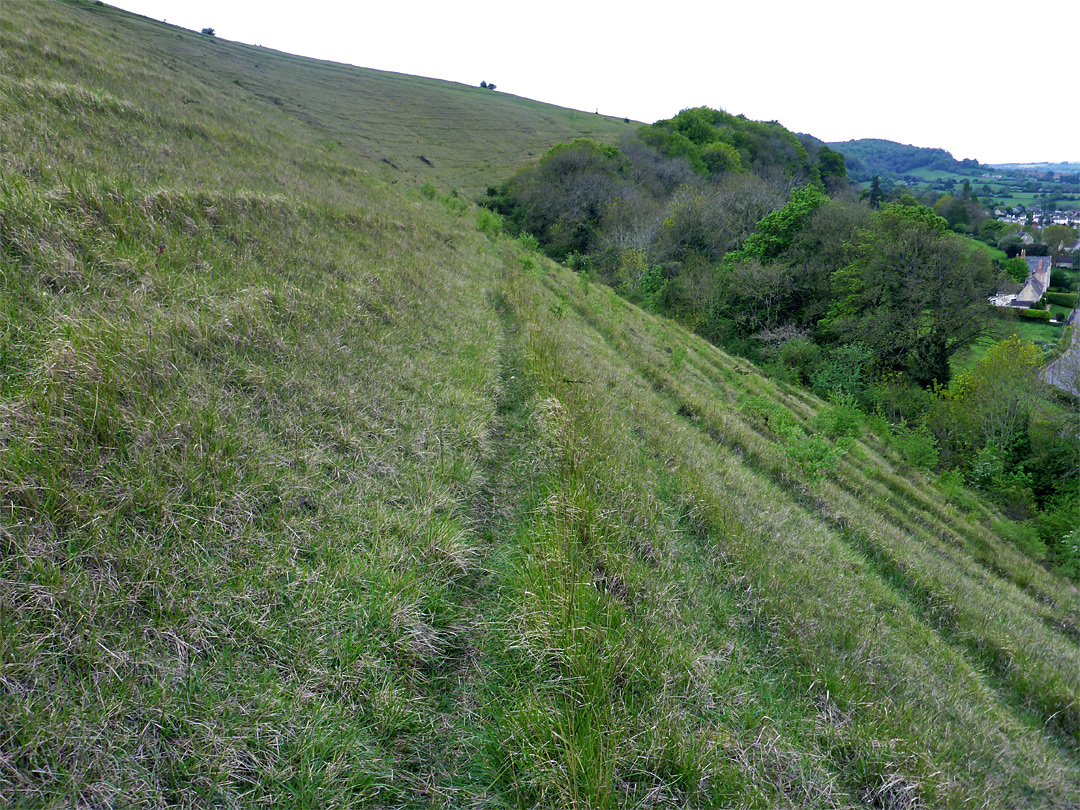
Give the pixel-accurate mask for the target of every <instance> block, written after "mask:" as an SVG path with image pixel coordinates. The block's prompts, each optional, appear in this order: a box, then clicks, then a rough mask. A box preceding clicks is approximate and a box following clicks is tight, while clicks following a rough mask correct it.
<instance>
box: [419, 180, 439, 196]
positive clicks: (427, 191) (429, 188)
mask: <svg viewBox="0 0 1080 810" xmlns="http://www.w3.org/2000/svg"><path fill="white" fill-rule="evenodd" d="M420 193H421V194H423V195H424V197H425V198H427V199H429V200H434V199H435V186H433V185H431V183H424V185H422V186H420Z"/></svg>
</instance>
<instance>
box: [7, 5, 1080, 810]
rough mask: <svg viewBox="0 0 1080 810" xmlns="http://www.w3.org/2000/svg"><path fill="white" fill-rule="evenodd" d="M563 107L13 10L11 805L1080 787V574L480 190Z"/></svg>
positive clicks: (978, 796)
mask: <svg viewBox="0 0 1080 810" xmlns="http://www.w3.org/2000/svg"><path fill="white" fill-rule="evenodd" d="M252 54H257V55H258V57H259V58H260V60H262V59H277V60H280V61H278V62H272V63H270V64H273V65H274V66H275V69H274V70H269V69H267V68H265V66H263V67H260V68H259V69H258V70H259V71H260V73H259V74H258V81H259V82H261V83H262V84H261V85H260V90H259V93H254V92H250V91H249V86H248V82H249V81H250V82H251V83H254V82H255V81H256V78H255V74H253V73H251V72H250V71H254V70H255V68H253V67H248V68H245V67H243V65H244V60H246V59H249V58H254V57H253V56H252ZM259 64H260V65H264V63H263V62H262V61H259ZM238 65H239V66H238ZM237 70H247V71H249V72H248V73H244V74H243V75H240V74H236V73H235V71H237ZM335 71H344V73H343V74H342V75H347V77H348V82H345V84H350V83H360V84H361V85H363V82H370V84H368V85H363V86H365V87H369V88H371V93H372V97H373V99H375V100H373V101H372V102H371V103H372V104H373V105H376V106H375V107H373V108H372V109H375V110H377V114H376V113H374V112H373V113H370V114H368V115H366V116H365V117H359V116H357V113H356V110H357V109H358V107H350V106H349V105H350V104H353V103H354V102H353V101H350V100H349V99H348V98H344V97H342V83H341V82H339V81H338V80H337V79H336V78H335V75H336V74H335ZM278 76H280V85H279V84H277V83H276V82H277V81H278V80H277V78H276V77H278ZM235 78H240V79H241V82H242V84H243V85H244V86H241V85H240V84H237V83H236V82H235V81H234V79H235ZM350 86H351V85H350ZM301 89H302V90H303V93H306V95H303V94H302V93H301ZM296 94H300V95H296ZM264 95H265V96H273V97H276V98H279V99H281V100H282V102H283V103H282V104H280V105H279V104H276V103H274V102H272V101H268V100H267V99H265V98H263V97H262V96H264ZM346 95H347V94H346ZM298 99H302V101H301V102H300V103H303V105H304V108H303V110H300V109H299V108H298V107H291V106H289V104H292V103H296V102H297V100H298ZM380 99H381V100H380ZM414 99H415V100H417V101H418V103H416V104H412V103H407V102H411V101H412V100H414ZM185 100H191V101H192V102H193V101H198V103H197V104H196V103H185ZM286 100H290V101H289V102H288V103H285V102H286ZM421 101H422V103H420V102H421ZM474 101H475V102H476V103H475V104H474V103H473V102H474ZM355 103H357V104H358V103H359V102H355ZM379 104H382V105H384V106H381V107H380V106H378V105H379ZM529 104H530V105H534V106H533V107H532V108H533V110H534V112H535V116H536V118H535V119H533V120H534V121H540V120H542V119H545V117H550V119H551V121H553V122H558V121H559V120H565V119H560V116H563V115H564V113H563V112H560V111H559V110H558V108H548V107H545V106H544V105H540V104H538V103H532V102H530V103H529ZM425 105H426V106H425ZM455 105H459V107H460V110H459V112H457V113H453V115H452V116H451V117H452V118H453V119H454V121H455V122H457V123H456V124H455V126H457V125H460V124H461V123H462V122H463V121H466V120H473V121H474V122H475V124H476V127H477V131H478V132H490V133H492V134H491V136H490V137H491V138H495V139H497V141H498V143H499V144H502V146H500V147H499V148H494V147H491V148H489V147H488V146H485V147H484V148H483V149H479V150H478V149H477V148H476V143H475V142H471V141H470V139H469V138H462V137H461V136H460V134H448V133H459V132H460V130H458V129H455V128H454V127H452V126H450V124H449V122H448V121H446V120H441V119H440V117H439V116H438V115H432V116H431V118H432V120H431V121H430V122H428V121H422V120H420V119H418V118H415V117H414V118H411V119H406V118H405V117H404V116H405V113H400V115H401V116H402V117H401V118H397V119H394V118H393V117H392V115H391V113H392V110H390V109H389V108H390V107H393V108H395V109H397V110H406V109H416V110H422V109H428V110H430V109H440V110H454V109H455ZM501 105H510V106H501ZM512 105H524V106H520V107H513V106H512ZM525 106H528V105H525V103H524V102H521V101H520V100H513V99H508V98H505V97H500V96H499V95H497V94H491V93H487V94H486V95H485V94H484V93H483V92H481V91H479V90H477V91H475V93H474V92H473V91H472V89H471V88H460V87H459V86H453V85H445V84H440V83H438V82H434V81H432V80H411V79H409V78H408V77H390V78H386V77H381V78H380V77H378V76H373V75H368V73H367V72H362V71H360V72H353V71H352V69H345V68H340V67H333V66H327V65H325V64H322V63H317V62H311V61H309V60H302V59H298V58H292V57H284V56H274V55H272V54H268V55H264V53H263V52H262V51H258V50H256V49H251V48H241V47H240V46H233V45H230V44H228V43H225V42H214V41H210V40H208V39H207V38H202V37H199V36H198V35H194V34H187V33H184V32H177V31H176V29H172V28H169V27H167V26H163V25H161V24H158V23H154V22H152V21H148V20H144V19H141V18H136V17H132V16H130V15H124V14H121V13H119V12H116V11H113V10H110V9H108V8H105V7H100V6H96V5H91V4H81V3H53V2H50V3H46V2H14V1H13V0H7V2H4V3H3V5H2V6H0V139H2V141H3V143H4V149H3V150H2V151H0V754H2V756H0V799H2V802H3V803H4V804H5V805H12V806H31V807H39V806H42V807H49V806H69V805H70V806H88V807H97V806H102V807H104V806H124V807H160V806H229V807H256V806H275V807H278V806H280V807H296V808H301V807H312V806H320V807H321V806H326V807H329V806H335V807H465V806H468V807H492V808H494V807H518V806H520V807H552V808H556V807H557V808H565V807H582V808H585V807H590V808H591V807H620V808H621V807H655V806H680V807H758V808H771V807H778V806H814V807H819V806H820V807H863V806H874V807H879V808H902V807H915V806H926V807H956V808H961V807H962V808H969V807H1001V806H1012V807H1033V808H1034V807H1053V806H1058V807H1065V806H1068V805H1069V804H1070V803H1071V802H1074V800H1075V795H1076V793H1077V790H1078V789H1080V762H1078V756H1077V750H1078V746H1080V708H1078V707H1080V702H1078V700H1080V684H1078V676H1077V673H1078V671H1080V655H1078V653H1077V641H1078V639H1080V625H1078V622H1077V616H1078V615H1080V592H1078V590H1077V588H1076V587H1075V586H1074V585H1072V584H1070V583H1069V582H1068V581H1066V580H1064V579H1062V578H1061V577H1058V576H1056V575H1054V574H1053V573H1051V572H1048V571H1047V570H1046V569H1045V568H1043V567H1042V566H1040V565H1039V564H1038V562H1037V561H1036V560H1035V559H1033V558H1032V557H1031V556H1029V555H1028V553H1026V551H1025V549H1024V548H1022V547H1021V546H1018V545H1017V541H1016V538H1017V537H1019V536H1021V535H1022V532H1020V533H1018V531H1017V530H1016V529H1015V527H1013V526H1011V525H1010V524H1009V523H1008V522H1006V521H1004V520H1003V518H1002V516H1001V515H1000V514H999V513H998V512H997V511H996V510H994V509H993V508H991V507H989V506H987V505H986V504H984V503H982V502H980V501H979V499H978V497H977V495H976V494H974V493H969V492H966V491H964V490H963V489H962V487H960V486H959V485H958V484H956V483H955V482H949V483H948V484H947V485H942V484H940V483H939V482H938V481H937V480H936V479H935V478H934V477H933V476H929V477H928V476H925V475H924V474H922V473H921V472H919V471H918V470H916V469H914V468H912V467H911V466H910V465H909V464H908V463H907V462H905V461H904V460H903V459H902V458H900V457H899V456H898V455H897V454H896V453H895V452H894V451H893V450H891V449H890V448H889V447H888V446H887V444H886V443H884V442H883V441H882V440H880V439H879V438H878V437H877V436H876V435H875V434H873V433H872V432H870V431H868V430H864V429H863V428H862V426H860V425H858V424H849V422H850V420H847V421H845V419H844V418H843V414H841V413H839V412H838V411H837V410H836V409H835V408H833V407H831V406H828V405H827V404H826V403H823V402H822V401H820V400H818V399H817V398H815V397H813V396H811V395H810V394H808V393H806V392H805V391H802V390H799V389H791V388H787V387H784V386H778V385H777V384H775V383H773V382H771V381H769V380H768V379H766V378H765V377H763V376H762V375H760V374H759V373H758V372H757V370H756V369H755V368H754V367H753V366H752V365H750V364H749V363H748V362H746V361H744V360H739V359H737V358H733V357H731V356H728V355H726V354H724V353H723V352H721V351H719V350H718V349H716V348H715V347H712V346H710V345H708V344H706V343H704V342H703V341H701V340H699V339H697V338H696V337H694V336H693V335H691V334H690V333H688V332H687V331H686V330H684V329H682V328H680V327H678V326H676V325H674V324H672V323H669V322H666V321H662V320H659V319H657V318H655V317H654V316H652V315H649V314H647V313H645V312H642V311H641V310H639V309H637V308H636V307H633V306H632V305H630V304H628V303H626V302H625V301H623V300H622V299H620V298H619V297H618V296H617V295H615V294H614V293H613V292H612V291H611V290H609V289H607V288H606V287H604V286H602V285H600V284H596V283H589V284H585V283H582V280H581V279H580V277H578V276H577V275H575V274H573V273H571V272H570V271H568V270H566V269H564V268H560V267H557V266H555V265H553V264H551V263H550V262H548V261H547V260H546V259H544V258H543V257H541V256H540V255H539V254H537V253H536V252H535V251H533V250H530V249H529V247H528V246H527V245H526V244H524V243H523V242H520V241H512V240H508V239H506V238H504V237H503V236H501V235H500V234H499V228H498V222H497V221H496V220H492V219H491V218H490V217H486V216H484V215H483V214H482V213H481V214H478V212H477V211H475V210H474V208H473V207H472V206H471V204H470V203H469V202H467V199H466V198H465V197H464V195H459V196H454V195H453V194H452V193H451V191H452V189H453V188H454V187H457V188H460V189H462V190H463V191H464V190H467V189H469V188H480V187H482V186H483V185H484V184H485V183H486V177H487V174H486V173H487V172H488V171H491V172H492V173H493V175H494V176H497V177H504V176H506V173H508V172H510V171H511V170H512V169H513V168H514V166H516V165H519V163H520V162H521V161H523V160H526V159H527V158H526V157H525V152H526V151H527V149H528V148H533V147H526V146H524V144H526V143H534V144H535V149H536V150H537V152H536V153H537V154H539V152H540V151H542V150H543V149H544V148H546V144H548V143H549V142H551V141H553V140H557V139H560V138H562V137H563V134H562V132H563V130H562V129H561V127H562V124H558V123H550V125H545V126H548V128H547V129H543V128H542V127H540V125H539V124H535V126H534V125H527V126H526V125H524V124H523V125H522V126H523V127H524V129H519V130H515V129H514V127H509V128H505V127H504V129H508V130H510V131H509V132H502V131H500V127H501V126H502V124H504V123H505V114H506V113H507V112H508V111H509V110H510V109H512V108H513V109H519V110H523V109H525ZM301 112H302V113H303V115H301V114H300V113H301ZM522 114H523V115H524V113H522ZM410 115H413V116H415V115H416V113H411V114H410ZM448 115H449V113H448ZM350 116H357V117H356V118H355V120H353V119H352V118H350ZM470 116H471V118H470ZM594 118H595V117H593V116H579V119H585V122H586V123H588V124H589V125H590V126H592V123H591V122H592V121H593V119H594ZM620 124H621V122H620ZM350 126H352V127H354V129H355V132H356V133H357V134H355V136H350V137H352V138H354V140H350V139H348V138H345V137H344V135H345V133H346V131H347V130H349V128H350ZM424 127H427V129H423V128H424ZM529 127H532V128H531V129H530V128H529ZM409 128H417V131H421V130H422V131H424V132H425V133H426V134H425V135H424V136H423V137H424V138H426V139H427V140H425V141H424V143H423V145H422V147H415V148H414V145H406V147H403V146H402V143H403V142H402V140H401V139H402V135H403V132H404V131H405V130H406V129H409ZM334 133H338V134H340V135H342V137H341V138H340V139H339V140H340V141H341V143H342V145H341V146H340V147H338V148H328V147H327V146H325V143H326V141H327V140H328V139H330V140H335V136H334V135H333V134H334ZM515 133H516V134H515ZM582 134H584V133H582ZM418 137H419V136H418ZM478 137H479V139H480V140H481V141H482V139H483V137H486V136H483V137H480V136H478ZM419 148H423V150H424V151H423V152H422V153H421V154H424V155H426V156H427V157H428V158H429V159H431V162H432V163H435V169H437V170H439V171H438V172H427V169H430V168H432V167H426V169H417V170H416V173H415V175H414V174H412V173H410V172H406V171H404V170H394V169H391V168H386V169H383V168H381V167H380V165H383V166H384V165H386V164H382V156H386V155H394V156H398V155H400V154H412V153H413V152H416V151H419ZM406 149H407V151H406ZM436 150H440V151H438V152H437V151H436ZM481 153H483V155H484V157H483V158H481V157H480V155H481ZM436 155H441V156H442V157H440V159H439V160H436V159H435V157H434V156H436ZM485 161H486V162H485ZM395 162H397V161H395ZM421 165H423V164H421ZM443 166H445V167H452V168H445V169H443V168H442V167H443ZM442 171H445V172H446V174H441V173H439V172H442ZM425 172H426V173H425ZM470 178H471V179H470ZM395 180H397V181H398V182H397V183H396V184H395V183H394V181H395ZM424 183H428V184H429V185H428V186H427V187H426V188H425V187H424ZM1023 325H1024V326H1025V327H1027V326H1036V325H1034V324H1030V325H1029V324H1023Z"/></svg>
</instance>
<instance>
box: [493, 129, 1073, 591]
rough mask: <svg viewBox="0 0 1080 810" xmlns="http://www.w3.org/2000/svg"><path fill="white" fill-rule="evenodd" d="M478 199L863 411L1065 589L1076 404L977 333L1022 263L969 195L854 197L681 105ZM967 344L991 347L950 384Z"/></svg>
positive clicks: (793, 144)
mask: <svg viewBox="0 0 1080 810" xmlns="http://www.w3.org/2000/svg"><path fill="white" fill-rule="evenodd" d="M482 202H483V204H484V205H485V206H486V207H487V208H489V209H490V210H491V211H493V212H495V213H496V214H498V215H500V216H501V218H502V222H501V227H504V228H505V229H506V230H508V231H510V232H511V233H514V234H518V235H522V236H523V237H524V238H525V239H526V240H527V241H533V240H535V242H536V243H537V244H538V245H539V247H541V248H542V249H543V250H544V251H545V252H546V253H547V254H548V255H550V256H551V257H553V258H555V259H557V260H559V261H562V262H564V263H566V264H568V265H569V266H571V267H573V268H575V269H576V270H577V271H578V272H579V274H580V275H581V277H582V279H583V281H584V282H587V281H588V279H590V278H597V279H599V280H601V281H603V282H605V283H607V284H610V285H611V286H613V287H614V288H616V289H617V290H619V291H620V292H621V293H622V294H623V295H625V296H626V297H627V298H629V299H631V300H633V301H635V302H636V303H638V304H640V305H642V306H644V307H645V308H646V309H650V310H652V311H655V312H658V313H662V314H665V315H667V316H669V317H672V318H675V319H677V320H678V321H680V322H682V323H683V324H684V325H686V326H688V327H690V328H692V329H693V330H694V331H696V332H698V333H699V334H701V335H702V336H704V337H706V338H708V339H709V340H710V341H712V342H713V343H716V344H717V345H720V346H722V347H724V348H725V349H727V350H728V351H733V352H735V353H738V354H741V355H743V356H745V357H748V358H750V359H752V360H754V361H755V362H757V363H759V364H760V365H762V366H763V367H765V368H766V369H768V370H769V372H770V373H771V374H772V375H773V376H774V377H775V378H777V379H780V380H784V381H787V382H789V383H792V384H800V385H804V386H808V387H810V388H812V389H814V390H815V391H816V392H817V393H819V394H821V395H824V396H827V397H829V398H830V399H831V400H832V401H833V402H834V403H835V404H836V405H838V406H839V407H840V408H849V409H851V410H852V412H855V410H861V411H863V412H864V413H866V414H868V415H870V417H871V419H872V420H876V423H875V424H876V425H877V429H879V430H881V431H883V432H885V433H887V434H888V435H889V436H890V437H891V440H892V441H893V442H894V443H895V444H896V445H897V446H898V447H902V448H904V450H905V451H906V452H907V454H908V456H909V457H910V458H911V459H912V460H913V462H914V463H916V464H918V465H920V466H923V467H925V468H928V469H931V468H933V469H937V470H938V471H939V472H940V473H941V474H943V475H945V476H946V480H952V481H955V482H956V483H957V484H959V483H960V482H966V483H968V484H970V485H974V486H975V487H977V488H979V489H981V490H983V491H985V492H986V493H987V494H988V495H989V496H990V497H991V498H992V499H994V500H996V501H997V502H998V503H999V504H1000V505H1001V506H1003V507H1004V508H1005V510H1006V513H1007V514H1008V515H1010V517H1011V518H1013V519H1014V521H1015V524H1014V525H1013V526H1011V531H1012V533H1013V534H1014V535H1015V537H1016V539H1017V542H1018V543H1019V544H1020V545H1021V546H1022V547H1024V548H1025V549H1026V550H1028V551H1029V552H1030V553H1032V554H1034V555H1035V556H1036V557H1038V558H1042V559H1045V560H1047V561H1048V563H1049V564H1051V565H1052V566H1054V567H1056V568H1058V569H1059V570H1061V571H1063V572H1066V573H1068V574H1069V575H1070V576H1072V577H1074V578H1075V577H1078V576H1080V549H1078V548H1077V537H1076V533H1075V531H1074V523H1075V515H1076V510H1077V502H1078V497H1080V496H1078V475H1077V472H1078V467H1080V458H1078V453H1080V445H1078V443H1077V441H1076V435H1077V424H1078V420H1077V409H1076V407H1075V403H1072V404H1071V405H1069V404H1068V403H1066V402H1065V401H1064V400H1061V401H1058V400H1056V399H1055V398H1054V396H1053V395H1052V394H1050V393H1049V392H1048V391H1047V390H1046V389H1045V388H1044V387H1043V386H1042V384H1041V383H1040V380H1039V369H1040V368H1042V366H1043V364H1044V363H1045V362H1046V361H1047V360H1048V359H1049V358H1050V357H1051V356H1053V354H1054V353H1055V352H1059V351H1061V349H1062V348H1063V347H1054V346H1046V347H1039V346H1036V345H1034V344H1033V343H1031V342H1029V341H1025V340H1021V339H1019V338H1017V337H1015V336H1014V337H1012V338H1009V339H1006V340H997V341H994V340H991V339H990V336H992V335H994V334H996V333H1000V332H1001V328H1000V327H1001V323H1000V317H1001V316H1002V314H1004V315H1006V316H1007V317H1010V318H1016V317H1019V315H1018V314H1017V313H1015V312H1013V311H1009V312H1007V313H1001V312H1000V311H995V310H994V309H993V308H991V307H990V306H988V304H987V303H986V302H987V299H988V297H989V296H991V295H993V294H994V293H995V292H996V291H999V290H1001V289H1010V285H1011V289H1019V287H1018V282H1021V281H1023V279H1024V277H1025V276H1026V274H1027V264H1026V262H1024V261H1023V260H1022V259H1020V258H1017V254H1018V253H1019V252H1020V250H1021V248H1022V247H1024V246H1023V245H1022V243H1021V240H1020V237H1019V235H1018V234H1017V231H1019V229H1020V226H1018V225H1013V226H1010V225H1007V224H1006V223H1004V222H998V221H997V220H994V219H992V218H990V217H989V216H988V214H987V212H986V210H985V207H984V206H983V205H982V204H981V203H980V201H979V199H978V196H977V194H975V193H974V192H972V190H971V189H970V187H969V186H967V185H965V187H964V189H963V190H962V191H960V192H959V193H957V194H956V195H955V196H954V195H951V194H950V195H944V196H940V197H937V198H936V199H935V200H934V201H933V203H932V205H924V204H923V202H921V201H920V200H918V199H916V198H915V197H913V196H911V195H909V194H905V193H902V191H900V190H894V191H893V193H892V194H891V195H890V194H887V193H885V192H883V191H882V189H881V188H880V186H879V185H878V184H877V182H876V180H875V182H874V184H873V185H872V186H871V188H870V189H868V190H866V191H864V192H863V193H862V194H859V193H858V192H857V189H856V187H855V186H853V185H852V184H851V183H849V181H848V179H847V171H846V165H845V160H844V157H843V155H841V154H840V153H839V152H837V151H834V150H832V149H830V148H829V147H828V146H827V145H825V144H822V143H820V142H813V141H812V140H807V139H805V138H804V139H802V140H800V139H799V138H797V137H796V136H795V135H793V134H792V133H790V132H788V131H787V130H785V129H784V128H783V127H782V126H780V125H779V124H776V123H775V122H772V123H762V122H755V121H749V120H747V119H745V118H743V117H742V116H732V115H729V114H727V113H724V112H721V111H717V110H712V109H708V108H697V109H689V110H684V111H682V112H681V113H679V114H678V115H677V116H675V117H674V118H672V119H670V120H666V121H660V122H657V123H655V124H653V125H650V126H646V127H642V128H641V129H640V131H639V132H638V133H637V134H636V136H635V137H632V138H628V139H626V140H624V141H623V142H622V143H620V144H618V145H617V146H616V145H607V144H601V143H597V142H595V141H592V140H588V139H579V140H575V141H574V142H572V143H569V144H565V143H564V144H559V145H558V146H556V147H555V148H553V149H552V150H551V151H549V152H548V153H547V154H546V155H545V156H544V157H543V159H541V160H540V161H539V162H538V163H537V164H536V165H534V166H532V167H529V168H526V169H523V170H521V171H519V172H518V173H517V174H516V175H514V176H513V177H512V178H511V179H510V180H508V181H506V182H505V183H502V184H501V185H499V186H493V187H489V188H488V191H487V196H486V197H485V198H484V199H483V200H482ZM926 202H930V201H926ZM1059 231H1060V233H1059ZM973 236H974V237H977V238H978V239H979V240H981V241H982V242H984V243H986V244H987V245H991V246H994V247H1000V248H1001V249H1002V250H1003V251H1005V256H1006V257H1007V259H1006V260H1005V261H999V260H995V259H993V258H992V254H991V252H990V251H988V250H986V249H985V248H984V247H982V246H981V245H980V244H979V242H978V241H976V240H975V239H973V238H971V237H973ZM1044 238H1045V239H1046V240H1047V242H1048V241H1053V242H1054V243H1055V247H1056V245H1058V244H1059V243H1064V242H1066V241H1069V240H1070V238H1071V239H1075V232H1074V231H1073V230H1071V229H1069V228H1065V227H1063V226H1052V227H1051V228H1047V229H1046V233H1045V234H1044ZM1047 242H1041V243H1035V244H1033V245H1028V246H1026V248H1027V251H1028V252H1029V253H1031V254H1032V255H1035V254H1037V253H1047V252H1049V251H1050V250H1051V248H1050V247H1049V246H1048V244H1047ZM1070 281H1071V279H1070V278H1069V277H1068V276H1067V275H1066V274H1065V272H1064V271H1060V270H1059V271H1055V274H1054V276H1053V278H1052V289H1053V290H1056V293H1051V295H1055V294H1056V295H1058V296H1060V297H1061V299H1062V300H1061V302H1060V303H1068V301H1073V302H1075V294H1074V293H1071V292H1069V289H1070V286H1071V285H1070ZM1070 296H1071V297H1070ZM1020 314H1021V315H1023V316H1030V317H1035V318H1046V317H1049V313H1047V312H1046V311H1044V309H1042V308H1036V309H1035V310H1034V311H1033V312H1024V313H1020ZM1005 331H1008V330H1005ZM1000 336H1001V335H1000V334H999V335H998V337H999V338H1000ZM980 341H982V342H983V343H984V344H985V343H986V342H992V343H994V345H993V348H992V349H991V350H990V351H988V352H985V353H983V354H982V355H981V357H980V359H979V360H978V362H976V363H974V364H973V365H971V366H970V367H969V368H965V369H962V370H961V371H960V372H959V373H957V372H956V370H955V366H956V362H955V361H956V358H957V356H958V354H959V353H961V352H965V351H968V350H971V348H972V347H973V346H974V345H975V344H976V343H978V342H980Z"/></svg>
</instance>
